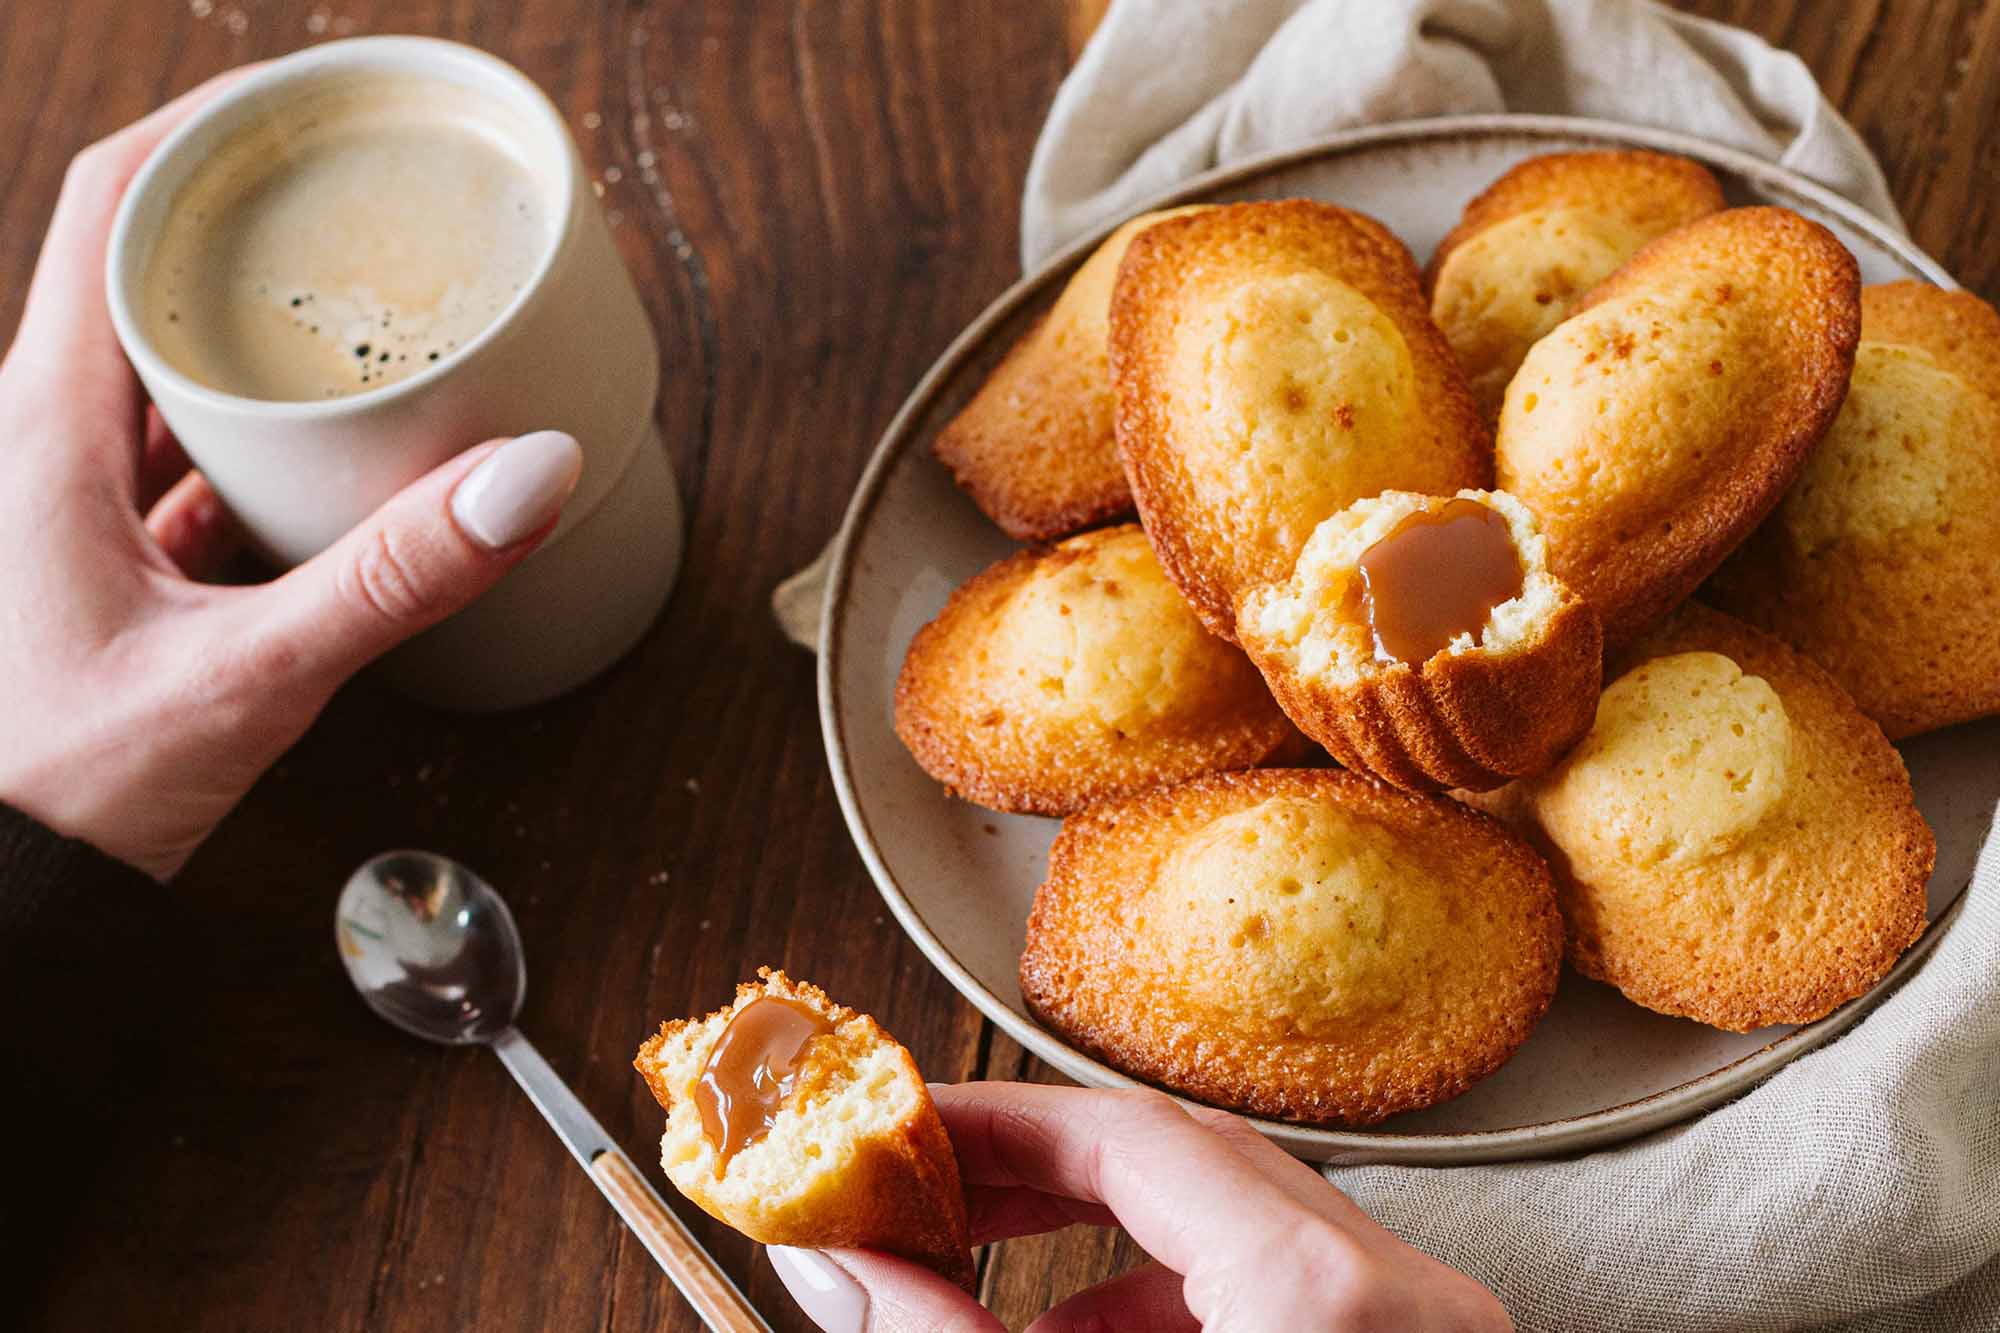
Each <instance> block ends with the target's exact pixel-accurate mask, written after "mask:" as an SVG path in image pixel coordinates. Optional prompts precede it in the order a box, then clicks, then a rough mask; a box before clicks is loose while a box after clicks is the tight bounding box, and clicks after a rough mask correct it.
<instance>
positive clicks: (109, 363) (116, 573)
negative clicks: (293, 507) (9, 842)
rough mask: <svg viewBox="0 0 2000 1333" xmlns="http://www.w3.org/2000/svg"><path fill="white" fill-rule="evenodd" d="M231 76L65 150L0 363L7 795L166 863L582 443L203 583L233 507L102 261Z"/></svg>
mask: <svg viewBox="0 0 2000 1333" xmlns="http://www.w3.org/2000/svg"><path fill="white" fill-rule="evenodd" d="M239 75H240V72H239V74H233V75H228V76H224V78H222V79H218V80H216V81H214V82H212V83H209V84H207V85H205V86H203V87H202V88H200V89H197V90H196V91H194V92H192V93H190V94H188V95H187V96H186V97H183V98H182V99H180V100H179V101H177V102H174V103H173V104H171V105H169V106H167V107H165V108H163V109H161V110H160V111H157V112H155V113H154V114H153V115H151V116H149V117H147V118H146V119H145V120H143V121H141V122H139V123H138V124H136V125H134V126H132V127H131V128H129V129H126V130H124V131H122V132H120V133H119V134H116V135H113V136H112V137H111V138H109V139H106V140H104V141H103V142H102V143H99V144H97V145H95V146H93V147H91V148H89V149H86V150H85V151H84V152H83V153H81V154H79V155H78V157H77V159H76V161H75V162H74V163H73V164H72V166H71V168H70V171H69V174H68V176H67V178H66V179H65V181H64V185H63V190H62V194H61V197H60V199H59V200H58V202H57V204H56V209H55V215H54V217H53V218H52V219H51V221H50V224H49V234H48V239H47V241H46V242H45V245H44V248H43V252H42V256H41V259H40V262H39V263H38V265H37V267H36V271H35V277H34V281H33V284H32V286H31V288H30V290H29V294H28V301H27V307H26V310H25V312H24V314H23V317H22V321H21V325H20V329H19V331H18V333H17V334H16V337H15V339H14V342H13V345H12V347H11V348H10V349H9V351H8V353H7V356H6V359H5V361H4V362H0V442H4V443H0V527H3V528H4V529H5V530H6V531H7V532H9V533H10V534H11V537H10V540H9V541H8V542H7V543H6V544H5V545H4V547H0V607H4V608H5V614H6V628H5V631H4V632H0V691H4V693H5V695H6V698H7V706H6V707H5V708H4V709H0V800H4V801H6V802H8V803H10V804H12V805H14V806H16V807H17V808H19V809H21V810H24V811H25V812H27V813H28V814H31V815H33V816H35V817H36V818H38V819H41V820H42V821H43V822H45V823H47V824H49V825H51V826H52V827H54V828H55V829H57V830H58V831H59V832H62V833H66V834H69V835H71V836H73V837H78V838H82V839H84V840H86V841H88V842H91V843H93V844H95V845H96V846H97V847H99V848H101V849H102V850H104V851H106V852H109V853H110V854H112V855H113V856H116V857H119V858H121V859H123V860H125V861H127V862H130V863H131V864H133V865H135V866H138V867H139V868H140V869H142V870H145V871H147V872H148V873H149V874H152V875H154V876H156V877H159V878H166V877H167V876H169V875H171V874H173V873H174V872H175V871H176V870H178V869H179V868H180V866H181V865H182V864H183V863H184V862H185V861H186V860H187V858H188V856H189V855H190V854H191V853H192V852H193V851H194V849H195V847H196V846H197V845H199V844H200V842H201V841H202V839H203V838H204V837H206V836H207V834H208V833H209V832H210V830H212V829H213V828H214V826H215V825H216V823H217V822H219V821H220V820H221V818H222V817H223V815H224V814H226V813H227V812H228V811H229V810H230V808H231V807H233V806H234V805H235V804H236V802H237V801H238V800H239V799H241V797H242V796H243V794H244V793H245V792H246V791H248V790H249V788H250V785H251V784H252V783H253V782H255V781H256V779H257V777H258V776H259V775H260V774H261V773H262V772H263V771H264V770H265V769H266V768H267V767H269V765H270V764H271V763H272V762H273V761H275V760H276V759H277V758H278V756H279V755H281V754H282V753H283V752H284V751H285V749H286V748H287V747H288V746H290V745H291V744H292V742H293V741H295V740H296V739H297V738H298V737H299V735H300V734H301V733H302V732H304V730H305V729H306V727H307V726H308V725H309V724H310V723H311V722H312V720H313V718H314V717H316V716H317V715H318V713H319V711H320V709H321V708H322V707H324V706H325V704H326V702H327V700H328V699H329V698H330V697H331V696H332V694H333V691H334V690H335V689H336V688H337V687H338V686H339V685H340V684H341V682H343V681H344V680H346V679H347V678H348V677H349V676H351V675H352V674H353V673H354V672H355V671H357V670H358V669H360V668H361V667H362V666H363V665H365V664H367V663H368V662H370V661H372V660H373V659H374V658H376V657H377V656H379V655H380V654H381V653H383V652H384V651H386V650H387V649H389V648H391V647H393V646H394V645H396V644H398V643H401V642H402V641H403V640H404V639H406V638H408V637H409V636H410V635H412V634H414V633H415V632H417V631H418V630H421V629H424V628H426V627H428V626H430V625H433V624H435V623H437V622H438V621H439V620H441V619H443V618H444V617H445V616H447V615H449V614H450V613H451V612H453V611H456V610H457V609H459V608H460V607H463V606H465V605H467V604H468V603H470V602H471V601H472V600H473V599H474V598H476V597H478V596H479V595H480V593H482V592H484V591H485V590H486V589H487V588H489V587H491V586H492V585H493V584H494V583H495V582H496V581H498V580H499V578H500V577H501V575H503V574H504V573H506V572H507V571H508V570H509V569H511V568H512V567H513V566H515V565H516V564H518V563H519V562H520V561H521V560H522V559H523V558H524V557H525V556H526V555H527V554H528V553H529V552H530V551H532V550H533V549H534V548H535V546H536V545H537V544H538V543H539V542H540V541H542V540H543V539H544V538H545V537H546V536H547V535H548V534H549V532H550V531H551V530H552V529H553V528H554V526H555V522H556V518H557V515H558V513H559V511H560V510H561V508H562V505H563V502H564V500H565V499H566V498H567V497H568V496H569V493H570V491H571V489H572V488H573V487H574V486H575V485H576V480H577V475H578V471H579V469H580V467H581V462H582V459H581V453H580V451H579V449H578V447H577V444H576V441H574V440H573V439H571V438H569V437H568V436H567V435H562V434H558V433H555V432H542V433H538V434H532V435H526V436H522V437H520V438H518V439H513V440H492V441H488V442H487V443H485V444H483V445H479V446H478V447H476V448H473V449H469V450H466V451H465V452H463V453H459V454H457V455H456V456H455V457H452V458H451V459H450V460H449V461H447V462H445V463H443V464H442V465H441V466H439V467H438V468H436V469H435V470H434V471H432V472H430V473H429V474H427V475H425V476H423V477H422V478H420V479H419V480H417V481H415V482H413V483H412V484H411V485H409V486H408V487H407V488H406V489H404V490H402V491H401V492H400V493H399V494H397V495H395V496H394V497H393V498H392V499H390V500H389V501H388V502H387V503H385V504H383V505H382V506H381V507H380V508H379V509H378V510H376V511H375V513H374V514H373V515H372V516H370V517H369V518H367V519H366V520H365V521H363V522H362V523H361V524H360V525H359V526H358V527H355V528H354V529H353V530H352V531H350V532H348V533H347V534H346V535H345V536H343V537H341V538H340V539H339V540H338V541H336V542H335V543H334V544H333V545H332V546H330V547H328V548H327V549H326V550H325V551H323V552H322V553H321V554H319V555H317V556H315V557H314V558H313V559H311V560H309V561H307V562H305V563H304V564H301V565H300V566H299V567H297V568H296V569H293V570H292V571H290V572H289V573H287V574H285V575H284V576H283V577H281V578H279V579H277V580H275V581H274V582H271V583H268V584H264V585H262V586H257V587H218V586H212V585H208V584H204V583H201V582H199V581H198V580H199V578H200V577H201V576H202V575H203V574H205V573H207V572H209V571H210V570H211V569H212V568H213V566H214V565H215V564H216V563H217V562H218V561H219V560H220V559H221V558H222V557H224V556H225V555H226V554H227V552H228V550H229V549H230V548H231V546H232V544H233V541H234V535H235V534H234V529H233V524H232V521H231V519H230V518H229V516H228V514H227V512H226V511H225V510H224V508H223V507H222V505H221V504H220V502H219V501H218V500H217V498H216V496H215V494H214V492H213V491H212V490H210V488H209V486H208V484H207V482H206V481H205V480H204V479H203V478H202V476H201V475H200V474H199V473H196V472H193V471H190V470H189V466H188V462H187V459H186V458H185V456H184V455H183V454H182V453H181V450H180V448H179V446H178V444H177V443H176V442H175V441H174V439H173V438H172V436H171V435H170V434H169V433H168V432H167V430H166V429H165V427H164V426H163V424H162V423H161V421H160V419H159V417H158V415H157V414H156V413H155V412H154V411H153V410H152V409H151V408H150V406H149V404H148V403H147V401H146V398H145V395H144V393H143V392H142V390H141V388H140V385H139V382H138V380H137V378H136V377H135V375H134V374H133V371H132V368H131V366H130V365H129V364H127V362H126V359H125V356H124V353H123V352H122V351H121V350H120V347H119V344H118V340H117V337H116V335H115V333H114V331H113V329H112V324H111V320H110V317H109V314H108V312H107V310H106V306H105V298H104V270H105V257H106V247H107V244H108V238H109V235H110V231H111V220H112V215H113V212H114V211H115V209H116V208H117V205H118V202H119V199H120V197H121V195H122V194H123V193H124V191H125V189H126V187H127V185H128V184H129V183H130V181H131V179H132V177H133V175H134V173H135V172H136V171H137V170H138V168H139V166H140V164H141V162H142V161H144V159H145V158H146V156H147V154H148V153H150V152H151V151H152V149H153V148H154V146H155V145H156V144H157V143H158V142H159V141H160V140H161V139H162V138H163V137H164V136H165V135H166V134H167V133H168V132H169V131H170V130H171V129H172V128H173V127H174V126H176V125H177V124H179V123H180V122H182V121H183V120H184V119H186V118H187V117H188V116H190V115H191V114H193V113H194V112H195V111H196V110H197V109H198V108H199V107H200V106H201V105H202V104H203V103H204V102H206V101H207V100H208V99H209V98H211V97H213V96H215V95H216V94H217V93H218V92H220V91H221V90H222V89H223V88H224V87H226V86H227V84H228V83H230V82H231V81H233V80H234V79H235V78H237V77H239ZM460 443H463V444H471V443H473V441H469V440H468V441H463V442H460Z"/></svg>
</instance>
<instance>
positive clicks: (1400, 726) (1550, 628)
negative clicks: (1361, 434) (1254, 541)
mask: <svg viewBox="0 0 2000 1333" xmlns="http://www.w3.org/2000/svg"><path fill="white" fill-rule="evenodd" d="M1236 636H1237V639H1238V640H1239V641H1240V642H1241V643H1242V645H1243V649H1244V651H1245V652H1246V653H1248V654H1249V655H1250V660H1251V661H1252V662H1254V663H1255V664H1256V666H1257V669H1258V670H1259V671H1261V672H1263V673H1264V679H1265V681H1266V683H1268V684H1269V685H1270V687H1271V692H1272V693H1273V694H1274V695H1276V696H1277V700H1278V703H1279V705H1280V706H1281V707H1283V708H1284V710H1285V713H1286V714H1287V715H1288V716H1289V717H1290V718H1291V719H1292V721H1293V722H1296V723H1297V724H1298V726H1299V729H1300V730H1301V731H1303V732H1305V734H1306V735H1308V736H1310V737H1312V738H1313V739H1314V740H1316V741H1318V742H1319V743H1320V744H1321V745H1324V746H1325V747H1326V748H1327V749H1328V750H1329V751H1331V752H1332V754H1333V757H1334V758H1336V759H1338V760H1339V761H1340V762H1341V763H1343V764H1345V765H1346V766H1347V767H1349V768H1355V769H1361V770H1363V771H1364V772H1369V773H1373V774H1374V775H1375V776H1377V777H1379V778H1381V779H1383V780H1384V781H1386V782H1390V783H1393V784H1395V785H1396V786H1398V787H1402V788H1404V789H1406V790H1409V791H1438V790H1441V789H1443V788H1446V787H1463V788H1470V789H1473V790H1481V791H1483V790H1486V789H1488V788H1491V787H1497V786H1499V785H1500V784H1502V783H1504V782H1506V781H1508V780H1509V779H1511V778H1517V777H1524V776H1527V775H1529V774H1534V773H1539V772H1541V771H1542V770H1543V769H1545V768H1547V767H1548V766H1549V765H1550V764H1552V763H1554V762H1555V761H1556V759H1557V757H1558V756H1560V755H1561V754H1562V752H1563V751H1564V750H1567V749H1568V748H1569V747H1570V746H1571V745H1572V744H1574V743H1575V742H1576V740H1577V738H1578V737H1580V736H1582V735H1583V733H1584V732H1585V731H1587V730H1589V728H1590V720H1591V716H1592V714H1594V713H1595V712H1596V709H1597V690H1598V684H1599V678H1600V672H1601V669H1602V662H1603V651H1604V639H1603V635H1602V634H1601V633H1600V631H1599V629H1598V624H1597V614H1596V613H1595V612H1594V611H1592V610H1591V609H1590V606H1589V604H1588V603H1586V602H1585V601H1584V600H1583V599H1582V598H1580V597H1578V596H1577V595H1576V594H1575V593H1573V592H1571V591H1570V590H1569V589H1568V588H1567V587H1565V586H1564V585H1563V583H1562V581H1561V580H1559V579H1557V578H1556V577H1554V576H1553V575H1552V574H1550V573H1549V569H1548V554H1547V550H1546V543H1545V542H1544V541H1543V539H1542V534H1541V532H1540V531H1539V530H1538V529H1537V527H1536V526H1535V518H1534V515H1533V514H1531V513H1529V512H1528V508H1527V506H1526V505H1524V504H1522V503H1521V502H1520V501H1519V500H1516V499H1515V498H1514V497H1513V496H1511V495H1508V494H1506V493H1505V492H1499V491H1460V492H1459V493H1458V495H1457V497H1456V498H1445V497H1440V496H1429V495H1412V494H1410V493H1409V492H1407V491H1384V492H1383V493H1382V494H1381V495H1378V496H1376V497H1375V498H1373V499H1370V500H1361V501H1357V502H1356V503H1354V504H1352V505H1349V506H1348V507H1347V508H1346V509H1343V510H1341V511H1340V512H1339V513H1338V514H1335V515H1334V516H1333V517H1332V518H1329V519H1328V520H1326V522H1324V523H1322V524H1320V525H1319V528H1318V529H1317V530H1316V531H1315V532H1314V533H1313V535H1312V539H1311V540H1310V541H1308V542H1307V543H1306V547H1305V550H1303V551H1301V552H1300V553H1299V559H1298V564H1297V565H1296V566H1295V568H1294V569H1293V571H1292V577H1291V578H1290V579H1289V580H1288V581H1286V582H1284V583H1275V584H1267V585H1265V586H1263V587H1261V588H1257V589H1255V590H1253V591H1252V592H1250V593H1249V594H1248V595H1247V596H1246V597H1245V598H1244V599H1243V604H1242V606H1241V607H1240V608H1239V611H1238V615H1237V622H1236Z"/></svg>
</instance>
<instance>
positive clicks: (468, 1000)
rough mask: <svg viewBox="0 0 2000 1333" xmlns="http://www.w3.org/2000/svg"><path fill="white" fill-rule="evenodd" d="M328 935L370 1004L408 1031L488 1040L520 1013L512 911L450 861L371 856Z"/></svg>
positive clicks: (521, 969)
mask: <svg viewBox="0 0 2000 1333" xmlns="http://www.w3.org/2000/svg"><path fill="white" fill-rule="evenodd" d="M334 937H335V942H336V943H337V945H338V946H339V949H340V961H341V963H342V964H343V965H344V966H345V967H346V968H347V976H348V979H349V980H351V981H352V982H353V983H354V989H355V990H357V991H359V992H360V993H361V998H362V999H363V1000H365V1001H366V1002H367V1004H368V1007H369V1008H370V1009H373V1010H374V1011H375V1012H376V1013H377V1014H379V1015H381V1016H382V1017H383V1018H386V1019H387V1020H389V1022H391V1023H393V1024H395V1025H396V1026H397V1027H399V1028H401V1029H402V1030H403V1031H405V1032H407V1033H409V1034H410V1035H412V1036H416V1037H422V1038H423V1039H424V1040H426V1041H435V1042H441V1043H443V1044H445V1045H448V1046H466V1045H474V1044H480V1043H486V1042H491V1041H493V1040H494V1039H495V1038H497V1037H498V1036H500V1034H501V1033H503V1032H505V1031H506V1030H507V1029H508V1028H510V1027H512V1026H513V1024H514V1019H515V1017H516V1015H518V1014H519V1013H520V1012H521V1000H522V998H523V997H524V996H525V995H526V994H527V989H528V970H527V962H526V958H525V955H524V953H523V951H522V948H521V932H520V930H519V929H518V928H517V927H516V926H515V925H514V914H513V913H512V912H509V911H508V910H507V903H506V901H505V900H504V899H502V898H501V897H500V895H499V894H498V893H495V892H494V891H493V888H492V886H490V885H489V884H487V883H486V881H485V880H483V879H481V878H479V876H478V875H476V874H474V873H473V872H472V871H470V870H468V869H466V868H465V867H464V866H462V865H460V864H458V862H456V861H453V860H451V859H450V858H448V857H443V856H438V855H436V854H435V853H432V852H419V851H396V852H384V853H382V854H381V855H380V856H376V857H372V858H370V859H369V860H368V861H367V862H365V863H364V864H362V866H361V867H360V868H359V869H357V870H356V871H355V872H354V873H353V874H352V875H350V876H348V880H347V884H346V886H345V887H343V888H342V889H341V891H340V902H339V905H338V907H337V908H336V909H335V912H334Z"/></svg>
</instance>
